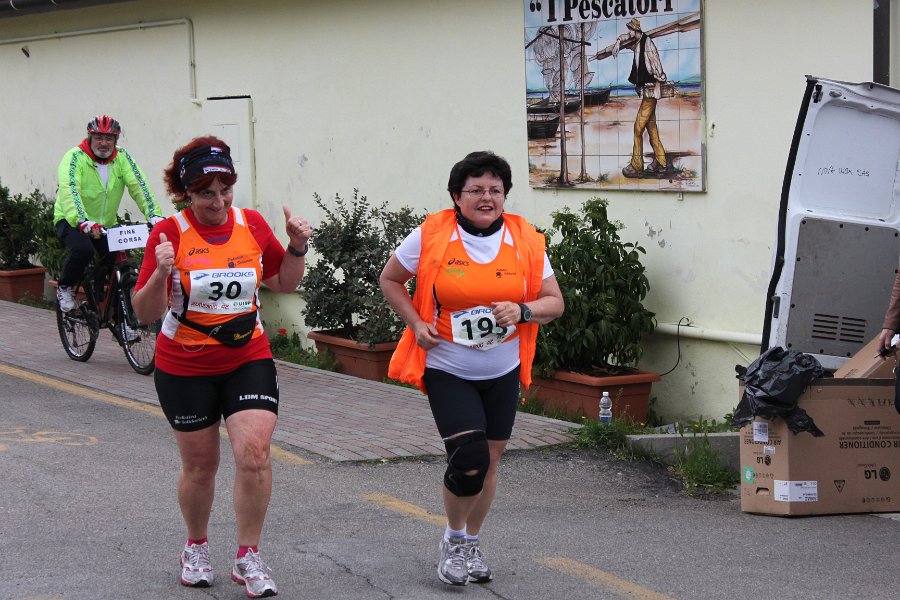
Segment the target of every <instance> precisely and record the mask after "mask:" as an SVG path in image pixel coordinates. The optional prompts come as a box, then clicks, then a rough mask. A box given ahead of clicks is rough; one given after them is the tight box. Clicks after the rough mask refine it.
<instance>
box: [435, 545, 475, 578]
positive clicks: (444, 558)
mask: <svg viewBox="0 0 900 600" xmlns="http://www.w3.org/2000/svg"><path fill="white" fill-rule="evenodd" d="M440 548H441V559H440V562H438V579H440V580H441V581H443V582H444V583H446V584H448V585H466V584H468V583H469V572H468V570H467V569H466V548H465V540H462V539H449V540H448V539H442V540H441V546H440Z"/></svg>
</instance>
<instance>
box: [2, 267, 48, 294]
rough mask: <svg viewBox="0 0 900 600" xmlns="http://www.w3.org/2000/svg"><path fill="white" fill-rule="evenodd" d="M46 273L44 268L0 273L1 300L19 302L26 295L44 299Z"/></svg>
mask: <svg viewBox="0 0 900 600" xmlns="http://www.w3.org/2000/svg"><path fill="white" fill-rule="evenodd" d="M46 273H47V269H45V268H44V267H34V268H33V269H16V270H14V271H0V300H8V301H10V302H18V301H19V300H21V299H22V298H23V297H24V296H25V294H26V293H29V294H31V296H32V297H33V298H35V299H40V298H43V297H44V275H45V274H46Z"/></svg>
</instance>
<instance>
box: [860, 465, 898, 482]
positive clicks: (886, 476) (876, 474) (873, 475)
mask: <svg viewBox="0 0 900 600" xmlns="http://www.w3.org/2000/svg"><path fill="white" fill-rule="evenodd" d="M863 474H864V475H865V477H866V479H880V480H881V481H888V480H890V478H891V470H890V469H889V468H887V467H881V468H880V469H865V470H864V471H863Z"/></svg>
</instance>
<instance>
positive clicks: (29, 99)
mask: <svg viewBox="0 0 900 600" xmlns="http://www.w3.org/2000/svg"><path fill="white" fill-rule="evenodd" d="M182 17H188V18H190V19H191V20H192V22H193V26H194V39H195V42H196V81H197V97H198V98H200V101H201V102H203V101H204V99H205V98H207V97H210V96H221V95H243V94H247V95H250V96H252V98H253V106H254V115H255V117H256V123H255V139H256V146H255V152H256V165H257V173H256V176H257V197H258V199H259V208H260V210H261V211H262V212H263V214H264V215H266V216H267V217H270V218H272V219H273V226H274V228H275V230H276V232H280V231H281V230H282V229H283V224H282V223H281V222H280V221H279V220H278V219H277V218H276V217H277V215H279V214H280V210H278V207H279V206H280V205H281V204H282V203H288V204H290V205H291V206H292V207H293V208H294V211H295V212H303V213H305V214H307V215H308V216H309V217H311V219H312V221H313V222H314V223H315V222H316V221H317V220H318V219H319V218H320V217H321V215H319V214H318V211H317V209H315V207H314V205H313V204H312V194H313V192H318V193H319V194H321V195H322V196H325V197H327V196H331V195H333V194H334V193H335V192H340V193H341V194H347V195H349V194H350V193H352V189H353V188H354V187H359V188H360V189H361V191H362V192H363V193H364V194H367V195H368V196H369V197H370V198H371V199H372V200H374V201H376V202H380V201H382V200H389V201H390V202H391V203H392V204H394V205H395V206H400V205H402V204H410V205H413V206H416V207H420V208H426V209H429V210H434V209H438V208H442V207H445V206H447V205H448V202H449V199H448V197H447V195H446V192H445V191H444V188H445V186H446V181H447V175H448V172H449V169H450V166H451V165H452V164H453V163H454V162H455V161H456V160H458V159H459V158H461V157H462V156H463V155H464V154H465V153H467V152H469V151H471V150H474V149H483V148H490V149H493V150H494V151H496V152H497V153H499V154H501V155H503V156H505V157H506V158H507V159H509V160H510V162H511V164H512V165H513V173H514V179H513V181H514V188H513V190H512V192H511V194H510V198H509V201H508V205H507V208H508V210H510V211H511V212H518V213H521V214H523V215H525V216H526V217H528V218H529V219H530V220H531V221H532V222H534V223H536V224H537V225H544V226H545V225H548V224H549V222H550V213H551V212H552V211H553V210H555V209H558V208H560V207H562V206H577V205H578V204H580V202H581V201H583V200H585V199H587V198H588V197H590V196H592V195H594V194H592V193H591V192H587V191H568V190H567V191H553V190H543V189H542V190H533V189H530V188H529V187H528V181H527V164H528V163H527V156H526V152H527V144H526V132H525V127H524V120H525V111H524V110H523V104H524V103H523V97H524V79H525V78H524V52H523V48H522V45H523V3H522V2H521V1H520V0H492V1H490V2H488V1H483V0H461V1H457V2H437V1H424V0H418V1H416V0H398V1H388V0H380V1H378V2H357V1H353V0H330V1H323V0H310V1H302V2H293V1H288V0H270V1H259V2H253V3H247V2H238V1H234V0H232V1H227V0H226V1H211V0H195V1H193V2H191V3H183V2H180V1H173V0H155V1H153V2H149V1H135V2H126V3H123V4H116V5H110V6H107V7H101V8H89V9H82V10H64V11H58V12H55V13H48V14H43V15H36V16H26V17H17V18H11V19H0V42H2V41H3V40H8V39H10V38H17V37H23V36H26V35H40V34H47V33H50V32H54V31H71V30H75V29H86V28H95V27H101V26H109V25H120V24H126V23H136V22H138V21H153V20H162V19H176V18H182ZM704 38H705V73H706V75H705V77H706V96H705V108H706V118H707V131H708V138H707V141H706V143H707V150H708V154H707V173H708V191H707V192H706V193H699V194H685V195H684V198H683V199H679V197H678V196H676V195H675V194H671V193H634V192H619V191H610V192H604V193H602V194H601V195H602V196H604V197H606V198H608V199H609V200H610V203H611V208H610V211H611V214H612V216H613V217H615V218H617V219H619V220H621V221H622V222H623V224H624V225H625V230H624V232H623V236H622V237H623V238H624V239H625V240H626V241H636V242H639V243H641V244H642V245H643V246H644V247H645V248H646V249H647V257H646V260H645V264H646V265H647V270H648V277H649V279H650V283H651V292H650V296H649V297H648V299H647V305H648V307H649V308H651V309H652V310H654V311H656V313H657V316H658V319H659V321H660V323H675V322H677V321H678V320H679V318H681V317H688V318H690V319H691V321H692V322H694V323H695V324H696V325H697V326H699V327H703V328H706V329H710V330H724V331H733V332H739V333H745V334H756V335H758V334H759V333H760V332H761V329H762V320H763V319H762V318H763V314H762V313H763V308H764V304H765V292H766V285H767V283H768V277H769V269H770V263H771V259H772V249H773V243H774V239H775V227H776V216H777V210H778V203H779V198H780V190H781V182H782V178H783V174H784V167H785V160H786V157H787V153H788V149H789V144H790V139H791V135H792V131H793V127H794V124H795V121H796V118H797V113H798V109H799V103H800V100H801V98H802V95H803V90H804V87H805V79H804V75H806V74H813V75H820V76H824V77H829V78H834V79H842V80H847V81H867V80H869V79H870V78H871V71H872V59H871V43H872V9H871V0H851V1H847V0H842V1H838V0H815V1H814V0H795V1H794V2H778V1H775V0H763V1H760V2H753V3H750V2H731V1H727V0H708V1H707V2H706V6H705V22H704ZM21 45H24V44H5V45H4V44H0V69H2V71H0V77H2V80H3V82H4V85H3V86H0V106H3V107H4V109H5V112H6V115H7V118H6V119H5V127H4V128H2V129H0V143H2V147H3V149H4V150H3V153H2V158H0V177H3V183H4V185H7V186H9V187H10V188H11V189H13V191H28V190H29V189H30V188H31V187H33V186H37V187H40V188H41V189H43V190H44V191H46V192H48V193H51V192H52V191H53V189H54V188H55V182H54V180H53V177H54V173H55V169H56V165H57V163H58V161H59V158H60V157H61V156H62V154H63V152H65V150H67V149H68V148H69V147H71V146H72V145H74V144H75V143H77V142H78V141H79V140H80V139H81V135H82V131H83V128H84V124H85V123H86V121H87V120H88V118H89V117H90V116H91V115H93V114H95V113H97V112H109V113H111V114H113V115H115V116H117V117H118V118H120V119H121V120H122V123H123V126H124V127H125V136H124V137H123V140H122V143H123V145H125V146H126V147H128V148H129V150H130V151H131V152H132V153H133V154H135V156H136V157H137V158H138V160H139V161H140V163H141V165H142V166H143V167H144V168H145V170H146V171H147V174H148V176H149V177H150V180H151V183H152V185H153V187H154V190H155V191H156V193H157V196H158V197H160V198H163V197H164V192H163V188H162V183H161V176H160V173H161V170H162V169H163V167H164V166H165V164H166V163H167V161H168V159H169V158H170V157H171V155H172V151H173V150H174V148H175V147H177V146H178V145H180V144H182V143H184V142H186V141H187V140H188V139H189V138H190V137H192V136H194V135H197V134H199V133H201V132H202V131H201V129H202V107H201V106H198V105H196V104H194V103H192V102H191V100H190V93H189V91H190V90H189V88H188V81H189V73H190V71H189V56H188V51H187V27H185V26H172V27H166V28H157V29H148V30H143V31H132V32H121V33H114V34H95V35H88V36H83V37H79V38H69V39H66V40H48V41H40V42H29V43H28V44H27V45H28V46H29V47H30V54H31V57H30V58H26V57H25V56H24V54H23V53H22V52H21V51H20V46H21ZM11 148H15V151H10V149H11ZM281 237H282V239H284V236H283V235H281ZM313 259H314V255H313ZM298 307H299V304H298V300H296V299H295V298H290V297H279V298H278V299H277V301H274V302H270V304H269V306H268V307H267V310H266V311H265V315H266V318H267V320H268V321H269V322H270V323H273V324H278V326H291V325H294V326H297V327H299V328H301V329H302V323H300V322H299V310H298ZM675 342H676V339H675V337H674V336H671V335H667V334H662V333H656V334H654V335H652V336H651V337H650V338H648V340H647V352H646V355H645V358H644V360H643V361H642V365H641V366H643V367H645V368H648V369H652V370H656V371H659V372H664V371H667V370H669V369H670V368H671V367H672V366H673V365H674V363H675V359H676V356H677V354H678V349H677V348H676V343H675ZM757 353H758V348H756V347H754V346H746V345H729V344H727V343H719V342H708V341H703V340H685V339H682V343H681V354H682V357H681V362H680V363H679V365H678V367H677V368H676V369H675V370H674V371H673V372H672V373H671V374H669V375H667V376H666V377H664V378H663V380H662V381H661V382H660V383H658V384H655V385H654V395H655V396H656V397H657V410H658V411H659V412H660V413H661V414H663V415H664V416H666V417H672V418H675V417H684V416H696V415H700V414H703V415H704V416H707V417H721V415H723V414H724V413H725V412H726V411H728V410H730V409H731V408H733V406H734V404H735V401H736V394H737V385H736V381H735V379H734V365H735V364H736V363H741V364H747V363H749V361H751V360H752V359H753V358H755V356H756V354H757Z"/></svg>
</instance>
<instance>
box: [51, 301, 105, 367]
mask: <svg viewBox="0 0 900 600" xmlns="http://www.w3.org/2000/svg"><path fill="white" fill-rule="evenodd" d="M77 289H81V288H80V286H79V287H78V288H77ZM89 310H90V309H89V308H88V307H87V305H86V303H84V302H81V303H79V304H78V306H76V307H75V308H73V309H72V310H70V311H69V312H63V311H62V310H60V308H59V303H57V304H56V328H57V329H58V330H59V339H60V341H61V342H62V345H63V348H64V349H65V351H66V354H68V355H69V358H71V359H72V360H77V361H79V362H85V361H87V360H88V359H89V358H90V357H91V354H93V353H94V347H95V346H96V345H97V335H98V334H99V332H100V330H99V327H98V326H97V325H96V319H94V318H91V315H90V314H89Z"/></svg>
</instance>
